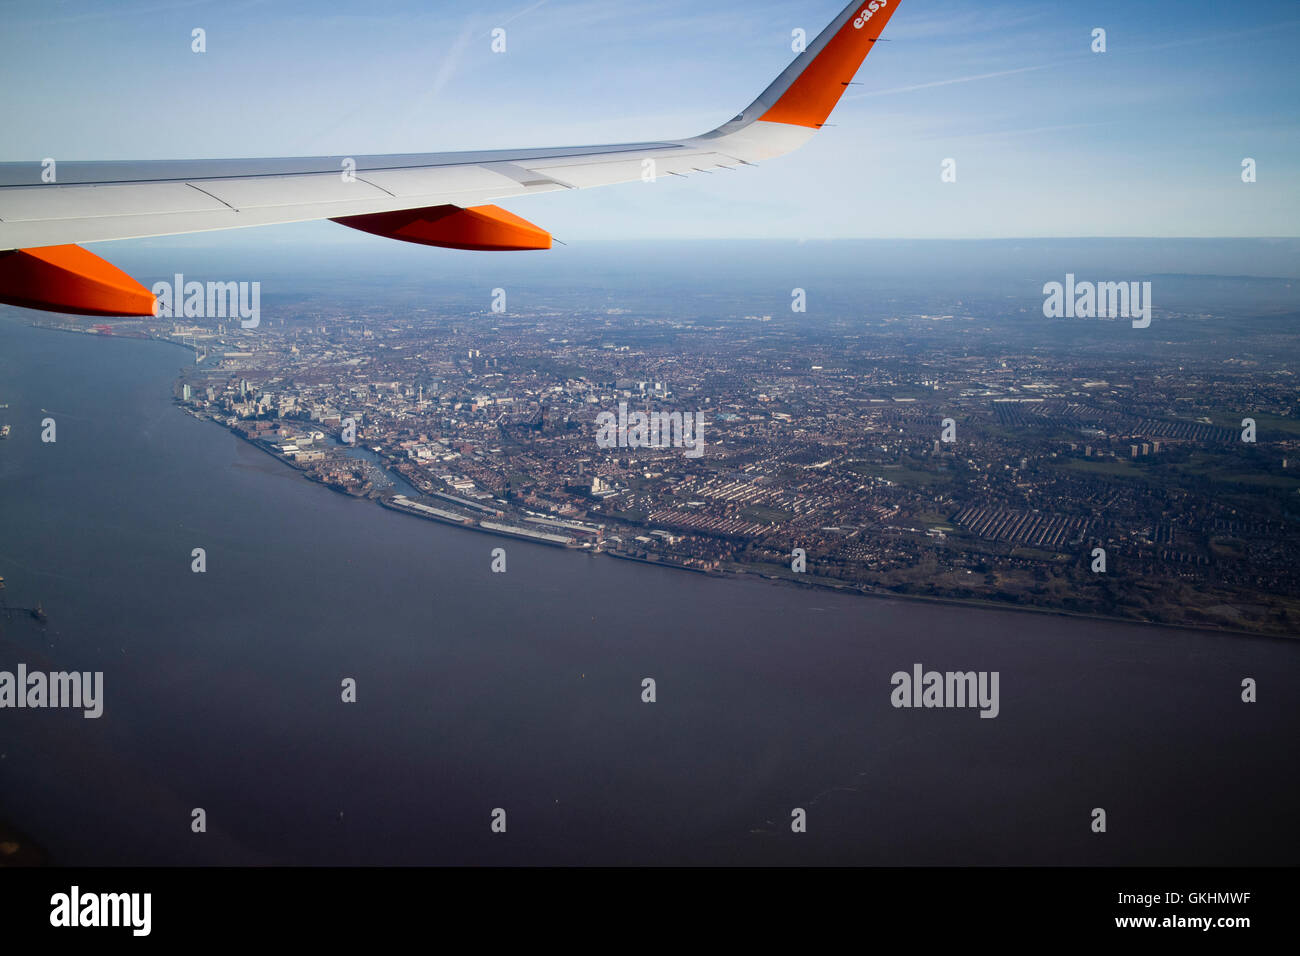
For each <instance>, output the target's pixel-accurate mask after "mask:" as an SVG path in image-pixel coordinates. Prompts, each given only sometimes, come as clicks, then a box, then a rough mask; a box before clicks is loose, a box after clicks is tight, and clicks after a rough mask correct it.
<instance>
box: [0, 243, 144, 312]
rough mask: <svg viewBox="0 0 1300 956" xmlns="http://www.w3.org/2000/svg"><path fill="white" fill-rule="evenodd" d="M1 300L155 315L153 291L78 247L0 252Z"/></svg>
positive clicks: (46, 308) (28, 305) (53, 309)
mask: <svg viewBox="0 0 1300 956" xmlns="http://www.w3.org/2000/svg"><path fill="white" fill-rule="evenodd" d="M0 302H5V303H7V304H9V305H21V306H23V307H25V308H28V309H42V310H44V311H46V312H70V313H72V314H74V315H111V316H136V315H156V314H157V308H158V303H157V300H156V299H155V297H154V294H153V293H152V292H150V291H149V290H148V289H146V288H145V287H144V286H142V285H141V284H140V283H138V282H136V281H135V280H134V279H132V278H131V277H130V276H129V275H127V274H126V273H125V272H123V271H122V270H121V269H119V268H118V267H117V266H115V265H113V264H112V263H111V262H106V261H105V260H103V259H101V258H100V257H99V256H97V255H95V254H94V253H93V252H87V251H86V250H85V249H83V248H81V246H42V247H40V248H37V249H9V250H7V251H4V252H0Z"/></svg>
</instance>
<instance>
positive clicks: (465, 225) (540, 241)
mask: <svg viewBox="0 0 1300 956" xmlns="http://www.w3.org/2000/svg"><path fill="white" fill-rule="evenodd" d="M333 221H334V222H337V223H341V224H343V225H345V226H349V227H350V228H352V229H360V230H361V231H362V232H369V233H373V234H374V235H376V236H385V237H386V238H389V239H401V240H402V241H403V242H418V243H420V244H421V245H425V246H446V247H447V248H449V249H476V250H481V251H488V252H504V251H510V250H518V249H549V248H551V234H550V233H549V232H547V231H546V230H545V229H540V228H538V227H537V226H534V225H533V224H532V223H531V222H529V221H528V220H527V219H521V218H519V217H518V216H516V215H515V214H514V213H511V212H506V211H505V210H504V209H502V208H501V207H499V206H470V207H468V208H464V209H463V208H461V207H460V206H450V205H448V206H425V207H424V208H423V209H402V210H399V211H397V212H378V213H372V214H369V215H364V216H343V217H342V218H339V219H335V220H333Z"/></svg>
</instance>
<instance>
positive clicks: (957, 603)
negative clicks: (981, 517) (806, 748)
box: [27, 322, 1300, 642]
mask: <svg viewBox="0 0 1300 956" xmlns="http://www.w3.org/2000/svg"><path fill="white" fill-rule="evenodd" d="M27 324H29V325H30V326H32V327H34V328H39V329H46V330H50V331H55V332H70V333H74V334H83V335H88V334H91V333H90V331H89V330H88V329H76V328H68V327H65V326H56V325H44V324H40V323H37V322H29V323H27ZM107 337H108V338H121V339H130V340H132V341H147V342H159V343H162V344H167V345H173V346H176V347H178V348H182V349H185V350H186V351H187V352H190V353H191V354H194V355H197V354H198V351H197V349H195V348H193V347H192V346H189V345H185V344H183V343H181V342H177V341H175V340H173V339H168V338H164V337H156V336H150V335H138V336H137V335H119V336H111V335H110V336H107ZM172 404H173V406H174V407H176V408H178V409H180V411H181V412H183V413H184V414H186V415H189V416H190V417H191V418H195V419H198V420H200V421H207V422H210V423H211V424H214V425H218V426H219V427H221V428H222V429H223V430H225V431H227V432H229V433H230V434H233V435H235V436H236V437H238V438H241V439H243V440H244V441H245V442H247V443H248V444H249V445H252V446H254V447H256V448H259V449H260V450H261V451H263V452H264V453H266V454H267V455H269V456H270V457H272V458H274V459H275V460H276V461H278V462H280V463H281V464H284V465H286V466H287V467H289V468H291V469H292V470H294V471H296V472H298V474H299V475H301V476H302V477H303V478H305V479H306V480H307V481H309V482H311V483H312V484H317V485H320V486H322V487H324V488H328V489H329V490H331V491H334V492H337V493H339V494H342V495H345V496H346V497H349V498H354V499H359V500H370V501H373V502H375V503H376V504H378V505H379V506H380V507H384V508H387V509H388V510H391V511H396V512H401V513H404V514H406V515H408V516H409V517H413V518H418V519H422V520H426V521H436V522H438V523H441V524H447V525H452V526H459V527H461V528H464V529H466V530H470V531H476V532H479V533H482V534H488V535H496V536H499V537H509V538H513V539H514V540H517V541H524V542H528V543H532V544H538V545H542V546H544V547H563V548H564V550H568V551H575V552H585V553H587V554H593V555H594V554H608V555H610V556H611V557H615V558H618V559H619V560H623V561H633V562H637V563H641V564H646V565H650V566H653V567H661V568H671V569H674V570H678V571H689V572H692V573H695V574H703V575H706V576H709V577H716V578H731V579H735V580H743V579H744V578H758V579H761V580H762V581H764V582H765V583H769V584H777V585H786V586H790V587H796V588H807V589H814V590H819V591H830V592H835V593H842V594H851V595H856V596H859V597H869V598H885V599H895V600H903V601H914V602H921V603H929V604H941V605H948V606H951V607H957V608H974V609H983V610H991V611H1019V612H1024V613H1033V614H1040V615H1052V616H1058V617H1066V618H1076V619H1080V620H1089V621H1097V622H1101V623H1107V624H1132V625H1137V626H1142V627H1151V628H1165V629H1171V630H1179V631H1191V632H1194V633H1199V634H1213V635H1220V636H1235V637H1253V638H1266V639H1269V640H1278V641H1290V642H1294V641H1297V640H1300V634H1281V633H1277V632H1273V631H1261V630H1246V629H1242V628H1235V627H1226V626H1215V625H1211V624H1204V623H1201V624H1180V623H1171V622H1166V621H1151V620H1144V619H1142V618H1135V617H1124V616H1120V615H1114V614H1097V613H1091V612H1086V611H1071V610H1067V609H1065V608H1053V607H1044V606H1035V605H1025V604H1018V603H1010V602H996V601H990V600H981V599H975V598H959V597H949V596H944V595H931V594H906V593H899V592H896V591H891V590H888V589H881V588H877V587H874V586H872V585H853V584H836V583H830V582H827V581H821V580H817V579H811V580H794V579H792V578H789V577H785V576H782V575H777V574H773V573H770V572H768V571H765V570H764V569H763V568H762V567H759V566H755V567H754V568H752V569H749V568H734V569H732V568H725V569H715V570H708V569H704V568H693V567H689V566H687V565H684V564H680V563H677V562H675V561H656V560H651V559H649V558H644V557H639V556H637V555H633V554H627V553H623V552H619V551H615V550H613V549H603V548H593V547H583V546H581V545H579V544H570V545H561V544H559V543H558V542H549V541H545V540H538V539H535V538H532V537H530V536H527V535H516V534H511V533H509V532H507V531H501V530H497V529H493V528H485V527H482V526H481V525H480V524H479V523H478V521H477V520H476V519H474V518H471V517H470V516H466V522H465V523H460V522H457V521H451V520H444V519H438V518H435V516H433V515H424V514H419V513H416V512H413V511H410V510H407V509H405V508H401V507H399V506H395V505H392V504H389V503H387V502H386V501H385V500H384V498H385V496H384V495H380V494H371V493H361V494H357V493H353V492H350V491H348V490H346V489H344V488H337V487H334V486H332V485H329V484H326V483H325V482H323V481H316V480H315V479H314V478H312V477H311V476H310V475H309V474H308V472H307V470H306V469H305V468H303V467H301V466H299V465H298V464H297V463H295V462H291V461H289V460H287V459H285V458H283V457H281V456H280V455H277V454H276V453H275V452H274V451H272V450H270V449H269V448H266V447H264V446H263V445H261V444H260V443H259V442H257V441H255V440H253V439H251V438H249V437H248V436H246V435H243V434H241V433H240V432H239V431H237V430H236V429H233V428H230V427H228V426H226V425H225V424H223V423H222V422H219V421H216V420H215V419H212V418H208V417H205V416H202V415H199V414H197V413H195V412H193V411H192V410H190V409H188V408H186V407H185V406H184V405H182V404H180V403H179V402H177V401H175V400H173V402H172ZM384 471H385V472H387V471H389V469H388V468H387V466H384ZM398 477H399V478H402V480H403V481H407V483H408V484H409V483H410V482H409V481H408V480H407V479H406V478H405V476H402V475H400V473H399V474H398ZM415 490H417V491H418V489H415ZM421 494H423V492H421Z"/></svg>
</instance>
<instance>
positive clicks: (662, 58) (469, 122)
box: [0, 0, 1300, 244]
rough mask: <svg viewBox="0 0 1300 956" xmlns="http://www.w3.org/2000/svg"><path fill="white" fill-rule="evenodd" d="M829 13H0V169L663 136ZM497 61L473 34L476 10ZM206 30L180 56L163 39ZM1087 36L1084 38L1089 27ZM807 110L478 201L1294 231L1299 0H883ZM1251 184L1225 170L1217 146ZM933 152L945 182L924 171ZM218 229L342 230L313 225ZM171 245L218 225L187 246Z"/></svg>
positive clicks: (605, 216) (967, 232) (1079, 227)
mask: <svg viewBox="0 0 1300 956" xmlns="http://www.w3.org/2000/svg"><path fill="white" fill-rule="evenodd" d="M839 9H840V4H839V3H838V2H837V0H787V2H780V3H776V2H765V0H747V2H744V3H739V2H735V3H733V2H718V3H703V2H698V0H697V2H679V0H660V2H657V3H654V4H646V3H621V2H616V0H541V2H538V0H514V2H506V0H479V2H445V3H430V2H420V3H414V2H390V0H367V2H349V3H346V4H331V3H297V2H293V3H273V2H258V0H243V2H241V0H230V2H208V0H192V2H188V0H182V2H174V3H169V2H166V0H127V2H120V3H113V4H101V3H90V2H71V0H68V2H57V0H47V2H43V3H40V4H35V3H23V2H17V3H15V2H9V3H0V17H3V21H4V23H5V27H6V28H5V30H4V32H3V34H2V35H0V78H2V79H3V82H4V88H5V91H6V98H5V99H6V102H5V123H4V135H3V137H0V160H3V161H32V160H38V159H40V158H42V157H45V156H53V157H55V158H57V159H65V160H73V159H170V158H191V157H226V156H291V155H351V154H358V153H384V152H413V151H428V150H449V149H474V148H494V147H511V146H552V145H572V144H582V143H602V142H606V143H607V142H621V141H627V140H643V139H658V138H671V137H677V136H687V135H693V134H696V133H700V132H704V131H705V130H708V129H711V128H712V127H714V126H716V125H717V124H719V123H721V122H723V121H725V120H727V119H729V118H730V117H731V116H733V115H735V113H736V112H738V111H739V110H740V109H741V108H742V107H744V106H745V105H746V104H748V103H749V102H750V101H751V100H752V99H753V98H754V96H755V95H757V94H758V93H759V92H760V91H761V90H762V89H763V87H764V86H766V85H767V83H768V82H770V80H771V79H772V78H773V77H774V76H776V74H777V73H778V72H780V70H781V69H783V68H784V66H785V65H786V64H787V63H788V62H789V60H790V59H791V57H792V56H793V53H792V52H791V49H790V34H791V30H793V29H794V28H796V27H801V28H803V29H804V30H806V31H807V33H808V36H809V37H810V38H811V37H812V36H814V35H815V34H816V33H817V32H818V31H819V30H820V29H821V28H822V27H823V26H824V25H825V24H826V23H827V22H828V21H829V20H830V19H831V18H832V17H833V16H834V15H835V14H836V13H837V12H838V11H839ZM496 26H504V27H505V29H506V30H507V37H506V39H507V52H506V53H505V54H494V53H493V52H492V51H491V49H490V32H491V30H492V28H493V27H496ZM194 27H203V28H204V29H205V30H206V31H207V46H208V49H207V52H206V53H204V54H201V55H200V54H194V53H192V52H191V50H190V31H191V29H192V28H194ZM1094 27H1102V28H1104V29H1105V30H1106V31H1107V47H1108V51H1107V52H1106V53H1104V54H1094V53H1092V52H1091V51H1090V49H1089V45H1090V42H1091V31H1092V30H1093V28H1094ZM885 36H886V37H887V38H888V40H889V42H888V43H881V44H878V45H877V47H876V49H875V50H874V51H873V52H872V54H871V55H870V57H868V59H867V62H866V64H865V65H864V67H863V69H862V70H861V71H860V73H859V75H858V80H859V81H860V82H861V84H862V85H861V86H854V87H852V88H851V89H850V92H849V94H848V95H847V97H846V98H845V100H844V101H842V102H841V104H840V106H839V108H838V109H837V110H836V113H835V115H834V116H833V117H832V120H831V122H833V123H835V124H837V125H836V126H835V127H833V128H830V129H826V130H823V131H822V132H821V133H819V134H818V135H817V136H816V137H815V138H814V139H813V141H812V142H811V143H810V144H809V145H807V146H806V147H804V148H803V149H802V150H800V151H798V152H796V153H794V154H791V155H789V156H787V157H784V158H781V159H777V160H773V161H771V162H769V163H767V164H764V165H763V166H762V167H760V168H757V169H749V170H744V171H743V172H741V173H739V174H736V175H731V174H727V175H726V176H725V177H724V176H722V175H713V176H703V175H701V176H697V177H693V178H690V179H685V180H683V179H675V178H672V177H670V178H668V179H667V180H664V179H661V180H660V181H659V182H657V183H655V184H654V185H653V186H647V185H643V184H639V183H638V184H631V185H626V186H613V187H607V188H603V189H595V190H590V191H583V192H580V193H572V192H570V193H563V194H558V195H556V194H552V195H547V196H536V197H529V198H528V199H522V200H516V201H513V202H507V203H505V205H507V206H508V207H509V208H511V209H512V210H513V211H515V212H517V213H519V214H520V215H523V216H525V217H527V218H529V219H532V220H534V221H536V222H537V223H538V224H539V225H542V226H543V227H545V228H547V229H549V230H550V231H552V232H553V233H554V234H555V235H556V236H558V237H559V238H562V239H571V240H572V239H627V238H686V237H698V238H715V237H716V238H730V237H751V238H795V239H824V238H852V237H881V238H887V237H909V238H911V237H937V238H966V237H972V238H983V237H1036V236H1295V235H1297V234H1298V232H1297V223H1300V121H1298V120H1297V116H1296V110H1297V104H1300V70H1297V69H1296V66H1295V54H1294V51H1295V49H1296V47H1297V44H1300V5H1298V4H1296V3H1295V2H1294V0H1260V2H1240V3H1233V4H1229V3H1223V2H1221V0H1219V2H1202V0H1179V2H1166V0H1150V2H1119V0H1098V2H1091V3H1087V4H1083V3H1074V2H1070V3H1066V2H1028V0H1017V2H1001V0H990V2H987V3H975V2H970V0H962V2H954V0H900V5H899V9H898V11H897V12H896V13H895V14H894V17H893V19H892V20H891V21H890V23H889V25H888V27H887V28H886V31H885ZM1247 156H1249V157H1252V158H1254V159H1255V160H1256V161H1257V164H1258V181H1257V182H1256V183H1254V184H1250V185H1246V184H1243V183H1242V182H1241V178H1240V169H1241V161H1242V159H1243V157H1247ZM948 157H951V158H953V159H955V160H956V163H957V182H956V183H942V182H941V181H940V175H939V173H940V164H941V162H942V161H943V160H944V159H945V158H948ZM223 235H224V236H231V235H237V236H238V241H240V242H248V241H257V240H256V239H255V236H261V237H262V241H277V240H278V241H284V239H285V238H286V237H288V238H291V239H292V241H295V242H302V243H334V244H337V243H348V242H360V241H367V240H366V238H365V237H361V236H357V235H355V234H352V233H350V231H349V230H344V229H341V228H340V227H338V226H335V225H333V224H330V223H317V224H308V225H300V226H286V227H271V228H268V229H264V230H257V231H256V232H255V233H254V232H244V231H239V232H238V233H236V234H230V233H227V234H223ZM190 241H199V242H224V241H227V240H226V239H224V238H217V237H213V236H205V237H200V238H199V239H198V240H190Z"/></svg>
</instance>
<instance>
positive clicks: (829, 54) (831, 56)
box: [759, 0, 900, 129]
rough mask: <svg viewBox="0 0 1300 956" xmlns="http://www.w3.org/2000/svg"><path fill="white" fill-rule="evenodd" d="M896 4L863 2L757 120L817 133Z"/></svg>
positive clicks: (893, 0)
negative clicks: (803, 127) (811, 129)
mask: <svg viewBox="0 0 1300 956" xmlns="http://www.w3.org/2000/svg"><path fill="white" fill-rule="evenodd" d="M899 2H900V0H864V2H863V4H862V7H861V9H860V10H858V12H857V13H856V14H854V15H853V16H851V17H849V18H848V19H847V20H846V21H844V24H843V26H841V27H840V29H839V31H838V32H837V33H836V34H835V36H833V37H831V39H830V41H829V42H828V43H827V44H826V46H825V47H824V48H823V49H822V51H821V52H820V53H818V54H817V56H816V57H815V58H814V59H813V61H812V62H811V63H809V64H808V66H807V67H805V68H804V71H803V72H802V73H800V74H799V76H798V77H797V78H796V79H795V81H794V82H793V83H792V84H791V85H790V88H789V89H788V90H786V91H785V92H784V93H783V94H782V95H781V98H780V99H779V100H777V101H776V102H775V103H774V104H772V107H771V108H770V109H768V110H767V112H765V113H764V114H763V115H762V116H760V117H759V119H761V120H764V121H766V122H768V123H788V124H790V125H792V126H811V127H812V128H813V129H817V128H819V127H821V126H822V124H824V123H825V122H826V119H827V117H829V116H830V115H831V110H833V109H835V104H836V103H838V102H839V101H840V97H841V96H843V95H844V91H845V90H847V89H848V84H849V83H850V82H851V81H852V80H853V76H854V74H856V73H857V72H858V67H860V66H861V65H862V61H863V60H864V59H866V57H867V54H868V53H870V52H871V48H872V47H873V46H875V44H876V40H877V38H878V37H879V36H880V31H881V30H883V29H884V28H885V24H886V23H888V22H889V18H890V17H891V16H893V14H894V10H895V9H897V7H898V4H899Z"/></svg>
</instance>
